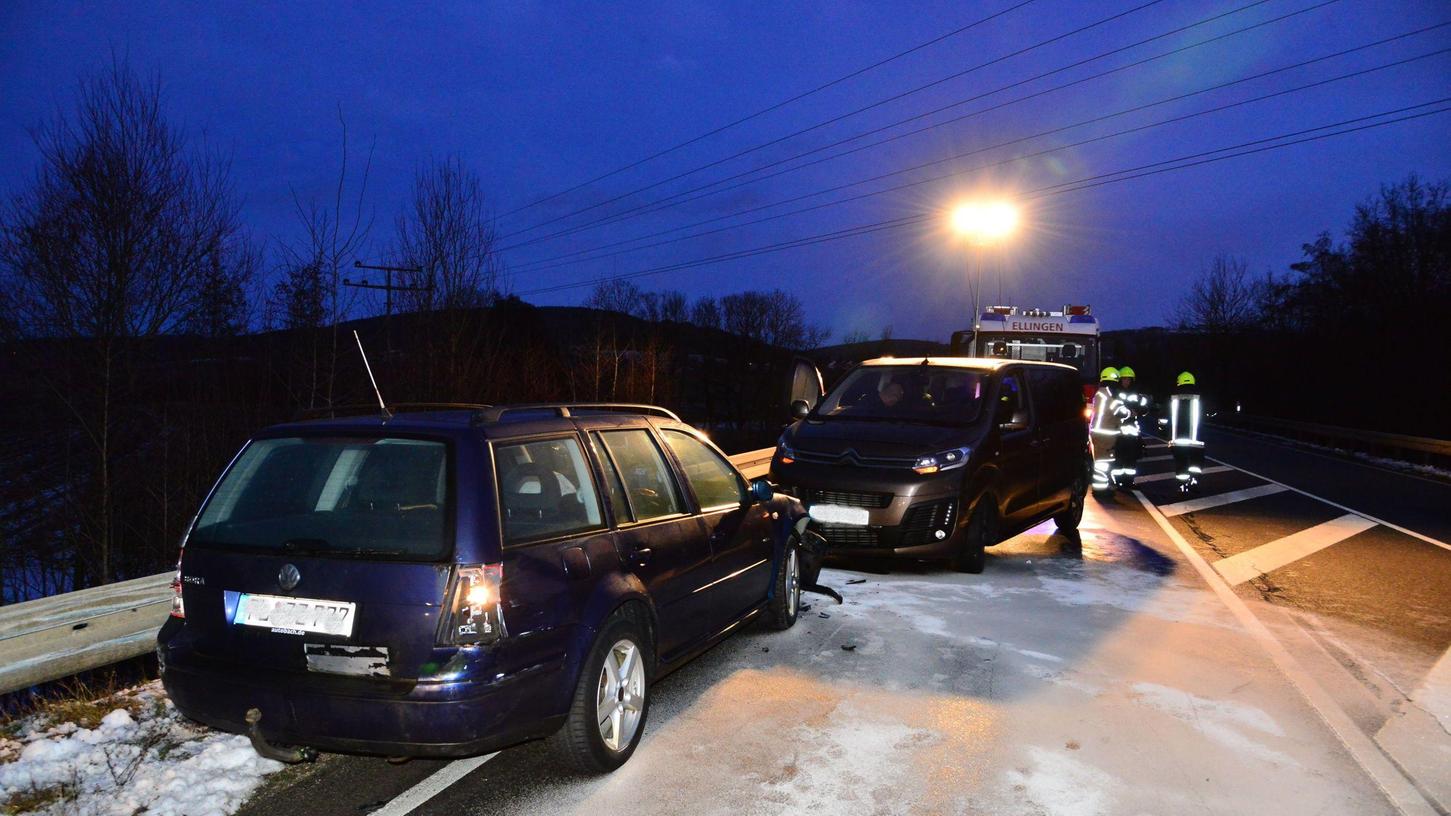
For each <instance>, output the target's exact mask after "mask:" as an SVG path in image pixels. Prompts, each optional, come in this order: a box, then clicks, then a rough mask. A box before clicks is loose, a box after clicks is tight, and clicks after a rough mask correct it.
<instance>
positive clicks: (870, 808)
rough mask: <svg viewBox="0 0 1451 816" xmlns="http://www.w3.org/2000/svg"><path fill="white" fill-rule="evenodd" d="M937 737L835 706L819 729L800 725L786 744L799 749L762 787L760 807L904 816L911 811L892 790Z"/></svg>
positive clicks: (846, 706)
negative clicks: (917, 755) (905, 769)
mask: <svg viewBox="0 0 1451 816" xmlns="http://www.w3.org/2000/svg"><path fill="white" fill-rule="evenodd" d="M939 740H940V737H939V736H938V735H937V734H935V733H933V732H932V731H927V730H924V729H920V728H912V727H910V726H907V725H905V724H903V723H900V722H893V721H890V720H883V719H876V718H874V717H872V716H871V715H870V714H869V713H868V712H865V711H862V710H860V709H859V708H858V707H856V706H854V705H852V703H850V702H843V703H842V704H840V705H839V706H837V708H836V710H835V711H833V712H832V713H831V714H830V715H829V716H827V717H826V718H825V719H824V723H823V724H821V725H812V724H806V723H803V724H801V725H798V726H797V727H795V728H794V729H792V730H791V732H790V733H789V735H788V737H787V740H786V741H787V744H791V745H796V746H800V748H799V753H797V755H796V757H795V759H794V761H793V762H792V763H791V764H790V765H789V766H788V768H787V769H786V771H785V772H784V773H783V774H782V775H781V776H779V777H778V778H776V779H770V780H763V781H762V782H761V785H762V787H763V788H764V793H765V797H764V798H765V802H762V804H765V803H767V802H769V803H773V804H782V805H786V810H784V811H782V812H790V813H905V812H908V811H909V810H910V809H911V806H910V804H909V802H908V801H906V800H904V799H903V798H902V797H901V796H900V795H899V791H898V790H897V787H896V786H897V783H898V780H899V778H900V777H901V775H902V773H901V772H902V770H903V766H904V765H910V763H911V759H912V755H913V754H914V753H916V751H918V750H920V749H921V748H924V747H927V746H929V745H932V744H934V743H936V742H938V741H939Z"/></svg>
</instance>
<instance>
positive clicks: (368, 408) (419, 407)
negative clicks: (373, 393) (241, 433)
mask: <svg viewBox="0 0 1451 816" xmlns="http://www.w3.org/2000/svg"><path fill="white" fill-rule="evenodd" d="M492 407H493V406H492V405H487V404H484V403H476V402H392V403H388V411H389V413H393V414H397V413H406V412H409V411H484V410H488V409H489V408H492ZM377 413H378V405H377V403H372V402H368V403H349V404H347V405H323V406H318V407H317V408H304V409H303V410H301V411H299V412H298V413H297V417H298V418H299V419H320V418H323V417H339V416H357V415H359V414H377Z"/></svg>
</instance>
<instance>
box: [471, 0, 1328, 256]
mask: <svg viewBox="0 0 1451 816" xmlns="http://www.w3.org/2000/svg"><path fill="white" fill-rule="evenodd" d="M1265 2H1268V0H1255V1H1254V2H1251V3H1248V4H1246V5H1243V6H1240V7H1238V8H1235V9H1231V10H1229V11H1227V12H1223V13H1220V14H1216V15H1212V16H1209V17H1205V18H1203V19H1200V20H1197V21H1195V22H1193V23H1190V24H1188V25H1184V26H1180V27H1178V28H1175V29H1171V30H1169V31H1165V32H1162V33H1160V34H1156V35H1154V36H1152V37H1149V38H1147V39H1143V40H1139V41H1138V42H1134V43H1130V44H1128V45H1125V46H1120V47H1118V48H1113V49H1110V50H1108V51H1104V52H1102V53H1099V54H1095V55H1094V56H1092V57H1088V58H1086V59H1081V60H1078V61H1077V62H1072V63H1069V64H1067V65H1063V66H1060V67H1058V68H1054V69H1052V70H1050V71H1045V72H1043V73H1040V74H1037V75H1035V76H1032V77H1028V78H1027V79H1024V80H1019V81H1017V82H1013V83H1010V84H1008V85H1003V86H1001V87H998V88H994V89H993V90H990V91H985V92H982V93H978V94H975V95H973V96H970V97H967V98H964V99H959V100H957V101H955V102H952V103H950V104H947V105H944V106H942V107H939V108H936V109H934V110H930V111H927V112H925V113H921V114H916V115H914V116H910V117H908V118H906V119H902V120H899V121H896V122H892V123H890V124H887V125H882V126H880V127H876V128H872V129H870V130H866V131H863V132H861V133H858V134H855V135H853V136H848V137H846V138H844V139H839V140H837V141H835V142H832V143H830V144H826V145H822V146H820V147H816V148H812V149H810V150H806V151H803V152H801V153H797V154H795V155H793V156H788V157H785V158H782V159H777V160H775V161H771V162H767V163H766V164H764V165H761V166H759V167H754V168H751V169H748V170H743V171H741V172H738V173H735V174H734V175H730V176H725V177H723V178H719V179H716V180H715V181H711V182H707V183H705V184H701V185H697V186H695V187H692V188H689V189H686V190H682V191H680V192H677V193H673V194H671V195H668V196H665V197H663V198H659V199H656V200H654V201H650V202H646V203H644V204H638V205H635V206H634V207H630V208H628V209H625V210H621V211H619V212H617V213H613V214H610V215H606V216H601V217H600V218H597V219H595V220H593V221H587V222H585V223H583V224H577V225H575V226H572V227H565V228H563V229H560V230H557V231H555V232H551V233H548V234H546V235H541V236H536V237H534V238H530V239H527V240H524V241H519V242H516V243H513V244H507V245H505V246H502V247H499V249H498V251H500V252H504V251H507V250H510V249H518V248H520V247H525V246H531V245H533V244H538V243H542V242H544V241H547V240H551V239H553V238H558V237H561V236H565V235H572V234H574V233H578V232H583V231H585V230H588V229H592V228H594V227H597V226H602V225H606V224H613V223H618V222H620V221H624V220H627V219H629V218H632V217H635V216H636V215H644V214H648V213H652V212H659V211H662V210H666V209H670V208H673V207H676V206H679V205H681V204H687V203H689V202H692V201H697V200H699V199H702V198H706V197H708V196H711V195H716V194H718V193H723V192H727V191H729V190H734V189H737V188H739V187H744V186H747V185H749V184H754V183H756V182H758V181H764V180H766V179H769V178H775V177H776V176H780V175H785V174H787V173H793V172H795V171H797V170H800V169H803V168H806V167H811V166H814V165H817V164H821V163H823V162H827V161H832V160H834V159H837V158H840V157H842V156H847V155H850V154H852V153H857V152H860V151H862V150H867V149H870V148H872V147H877V146H880V145H884V144H888V143H890V142H894V141H897V140H899V139H903V138H907V137H909V136H914V135H917V134H919V133H924V132H926V131H929V130H934V129H936V128H940V127H944V126H946V125H949V124H953V123H956V122H960V121H964V120H966V119H970V118H973V117H976V116H981V115H983V114H985V113H990V112H992V111H995V110H1000V109H1002V108H1006V107H1010V106H1012V105H1016V104H1020V103H1022V102H1026V101H1029V100H1032V99H1036V98H1038V97H1041V96H1046V95H1048V94H1051V93H1056V92H1058V91H1061V90H1064V89H1067V88H1071V87H1074V86H1076V85H1082V84H1084V83H1086V82H1091V81H1093V80H1097V79H1101V78H1103V77H1106V76H1109V75H1111V74H1116V73H1120V72H1122V71H1127V70H1130V69H1133V68H1137V67H1139V66H1141V65H1145V64H1147V63H1150V62H1154V61H1156V60H1161V59H1165V58H1167V57H1171V56H1174V55H1177V54H1182V53H1184V52H1186V51H1190V50H1192V49H1195V48H1201V47H1203V46H1206V45H1210V44H1212V43H1215V42H1218V41H1220V40H1224V39H1228V38H1230V37H1234V36H1238V35H1240V34H1243V33H1246V32H1248V31H1253V30H1255V29H1258V28H1263V27H1265V26H1268V25H1272V24H1274V23H1278V22H1282V21H1284V20H1287V19H1290V18H1292V17H1296V16H1298V15H1301V14H1306V13H1308V12H1312V11H1315V10H1318V9H1321V8H1324V7H1326V6H1329V5H1332V4H1334V3H1337V2H1339V0H1322V1H1321V2H1319V3H1315V4H1314V5H1310V6H1306V7H1304V8H1301V9H1298V10H1295V11H1292V12H1288V13H1286V14H1282V15H1280V16H1278V17H1272V18H1270V19H1267V20H1262V21H1260V22H1257V23H1253V24H1251V25H1248V26H1244V27H1242V28H1238V29H1235V30H1233V31H1229V32H1225V33H1223V34H1219V35H1216V36H1213V37H1208V38H1206V39H1203V40H1199V41H1197V42H1193V43H1189V44H1187V45H1183V46H1179V47H1177V48H1173V49H1170V50H1168V51H1164V52H1162V53H1159V54H1155V55H1153V56H1150V57H1145V58H1142V59H1139V60H1136V61H1134V62H1131V63H1128V64H1126V65H1121V66H1118V67H1116V68H1111V69H1109V70H1106V71H1101V72H1099V73H1097V74H1092V75H1089V76H1086V77H1080V78H1079V79H1076V80H1073V81H1071V82H1066V83H1064V84H1062V85H1056V86H1054V87H1052V88H1046V89H1043V90H1041V91H1036V92H1034V93H1031V94H1027V95H1026V96H1020V97H1017V98H1014V99H1010V100H1007V101H1005V102H1000V103H998V104H996V105H991V106H989V107H986V108H981V109H979V110H976V111H971V112H969V113H966V114H963V115H961V116H956V117H953V118H951V119H946V120H943V121H941V122H937V123H935V124H931V125H927V126H925V127H921V128H918V129H916V130H912V131H908V132H906V133H902V134H898V135H896V136H892V137H888V138H886V139H881V140H878V141H876V142H872V143H869V144H866V145H860V146H858V147H855V148H853V149H851V150H845V151H842V152H841V153H837V154H834V155H832V156H827V157H825V158H822V159H818V160H815V161H811V162H806V163H803V164H800V165H796V166H793V167H787V168H785V169H782V170H778V171H776V172H774V173H767V174H766V175H760V176H757V174H759V173H761V172H762V171H764V170H769V169H771V168H772V167H777V166H780V165H782V164H786V163H787V162H791V161H795V160H796V159H801V158H805V157H807V156H811V155H814V154H816V153H820V152H822V151H825V150H830V149H831V148H834V147H839V146H841V145H844V144H847V143H849V142H853V141H856V140H858V139H861V138H865V137H867V136H871V135H873V134H876V133H881V132H882V131H885V130H891V129H892V128H895V127H899V126H901V125H904V124H907V123H909V122H914V121H917V120H918V119H923V118H926V117H928V116H932V115H934V114H937V113H941V112H943V111H946V110H949V109H951V108H955V107H960V106H961V105H965V104H967V103H969V102H975V101H977V100H979V99H983V98H985V97H988V96H992V95H994V94H998V93H1001V92H1003V91H1006V90H1009V89H1011V88H1015V87H1018V86H1020V85H1024V84H1027V83H1030V82H1034V81H1037V80H1040V79H1045V78H1047V77H1050V76H1053V75H1055V74H1059V73H1062V72H1064V71H1068V70H1071V69H1073V68H1077V67H1080V66H1082V65H1086V64H1088V63H1091V62H1096V61H1098V60H1101V59H1104V58H1105V57H1109V56H1113V55H1114V54H1118V53H1121V52H1124V51H1127V50H1130V49H1133V48H1137V47H1139V46H1141V45H1145V44H1147V43H1150V42H1154V41H1156V40H1160V39H1164V38H1166V37H1170V36H1173V35H1175V34H1179V33H1182V32H1184V31H1188V30H1190V29H1193V28H1197V27H1200V26H1203V25H1207V24H1209V23H1211V22H1214V21H1216V20H1220V19H1222V18H1224V17H1228V16H1230V15H1233V14H1238V13H1240V12H1243V11H1246V10H1248V9H1251V8H1254V7H1255V6H1259V5H1262V4H1263V3H1265ZM748 176H757V177H756V178H749V179H747V180H745V181H740V182H738V183H736V184H729V185H728V186H725V187H720V186H719V185H722V184H727V182H731V181H735V180H737V179H741V178H744V177H748ZM711 188H718V189H711ZM702 191H705V192H702ZM516 234H517V233H516Z"/></svg>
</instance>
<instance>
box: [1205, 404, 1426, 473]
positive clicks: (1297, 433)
mask: <svg viewBox="0 0 1451 816" xmlns="http://www.w3.org/2000/svg"><path fill="white" fill-rule="evenodd" d="M1223 422H1224V424H1225V425H1228V426H1230V427H1243V428H1246V429H1248V430H1264V431H1266V432H1270V433H1275V434H1278V435H1282V436H1289V437H1291V438H1293V439H1299V440H1301V441H1305V442H1316V443H1319V444H1325V445H1330V446H1332V447H1338V448H1349V449H1352V450H1358V451H1361V452H1363V453H1369V454H1373V455H1377V456H1387V457H1390V458H1395V459H1402V460H1405V461H1408V462H1416V463H1418V464H1423V465H1446V464H1451V441H1448V440H1445V439H1432V438H1430V437H1424V436H1406V435H1404V434H1393V433H1384V432H1381V431H1362V430H1358V429H1356V428H1342V427H1339V426H1337V425H1321V424H1318V423H1314V422H1294V421H1291V420H1288V419H1275V418H1272V417H1257V416H1243V415H1237V416H1230V417H1227V418H1224V420H1223Z"/></svg>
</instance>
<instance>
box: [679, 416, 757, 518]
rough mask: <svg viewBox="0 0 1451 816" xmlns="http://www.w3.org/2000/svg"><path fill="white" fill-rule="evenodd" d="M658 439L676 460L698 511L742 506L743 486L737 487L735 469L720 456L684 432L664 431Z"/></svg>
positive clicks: (743, 497)
mask: <svg viewBox="0 0 1451 816" xmlns="http://www.w3.org/2000/svg"><path fill="white" fill-rule="evenodd" d="M662 436H664V437H665V444H667V445H669V446H670V449H671V450H673V451H675V458H677V459H679V460H680V466H681V467H682V468H684V470H685V478H686V480H687V481H689V482H690V486H691V487H692V488H694V490H695V498H696V500H697V501H699V502H700V509H701V510H705V511H709V510H720V509H723V508H727V507H729V508H736V507H740V506H741V505H742V504H744V503H745V501H746V490H745V485H743V484H741V478H740V476H738V475H736V469H735V468H734V467H731V465H730V463H729V462H727V461H725V460H724V459H722V458H721V457H720V454H718V453H716V452H715V451H713V450H711V449H710V448H709V447H706V445H705V444H704V443H702V442H701V441H700V440H699V439H696V438H695V437H693V436H691V435H690V434H688V433H682V432H681V431H665V432H664V433H663V434H662Z"/></svg>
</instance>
